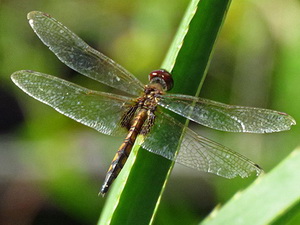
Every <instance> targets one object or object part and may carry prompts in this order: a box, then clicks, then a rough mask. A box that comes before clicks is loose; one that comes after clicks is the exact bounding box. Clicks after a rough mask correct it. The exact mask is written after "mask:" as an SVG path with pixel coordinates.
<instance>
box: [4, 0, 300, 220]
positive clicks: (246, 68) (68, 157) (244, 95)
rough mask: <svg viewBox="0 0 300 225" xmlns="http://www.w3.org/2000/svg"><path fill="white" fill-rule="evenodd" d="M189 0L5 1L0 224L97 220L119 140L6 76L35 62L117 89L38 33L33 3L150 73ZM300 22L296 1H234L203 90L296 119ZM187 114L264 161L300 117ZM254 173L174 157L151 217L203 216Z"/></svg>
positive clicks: (270, 161)
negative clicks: (266, 125)
mask: <svg viewBox="0 0 300 225" xmlns="http://www.w3.org/2000/svg"><path fill="white" fill-rule="evenodd" d="M188 3H189V1H187V0H184V1H178V2H174V1H171V0H154V1H149V2H145V1H142V0H130V1H120V0H118V1H117V0H110V1H109V0H106V1H105V0H99V1H95V0H87V1H82V0H81V1H80V0H73V1H71V0H65V1H58V0H49V1H37V0H28V1H22V0H10V1H8V0H6V1H5V0H4V1H3V0H2V1H1V2H0V4H1V5H0V7H1V8H0V10H1V13H0V34H1V35H0V99H1V101H0V109H1V110H0V224H3V225H5V224H24V225H25V224H95V223H96V222H97V220H98V217H99V215H100V212H101V208H102V207H103V204H104V202H105V198H101V197H98V196H97V194H98V191H99V188H100V186H101V184H102V181H103V179H104V176H105V174H106V171H107V169H108V167H109V165H110V162H111V160H112V158H113V155H114V154H115V151H116V150H117V148H118V147H119V145H120V144H121V142H122V138H116V137H109V136H105V135H102V134H100V133H97V132H96V131H94V130H92V129H90V128H87V127H85V126H83V125H81V124H79V123H76V122H74V121H72V120H71V119H68V118H66V117H64V116H62V115H60V114H59V113H57V112H56V111H54V110H53V109H51V108H49V107H48V106H46V105H44V104H42V103H40V102H38V101H36V100H34V99H32V98H31V97H29V96H27V95H26V94H25V93H23V92H22V91H21V90H20V89H18V88H17V87H16V86H15V85H14V84H13V83H12V82H11V80H10V75H11V74H12V73H13V72H15V71H17V70H21V69H31V70H36V71H40V72H43V73H48V74H52V75H56V76H59V77H62V78H64V79H67V80H69V81H72V82H75V83H78V84H80V85H82V86H85V87H90V88H93V89H96V90H102V91H108V92H110V91H113V90H112V89H111V88H109V87H106V86H104V85H101V84H99V83H96V82H95V81H92V80H89V79H87V78H85V77H83V76H81V75H78V74H77V73H75V72H74V71H72V70H71V69H69V68H67V67H66V66H65V65H63V64H62V63H61V62H60V61H59V60H58V59H57V58H56V57H55V56H54V55H53V53H52V52H50V51H49V50H48V49H47V47H46V46H44V45H43V44H42V42H41V41H40V40H39V39H38V38H37V36H36V35H35V34H34V32H33V31H32V29H31V28H30V26H29V24H28V22H27V19H26V14H27V13H28V12H30V11H33V10H39V11H43V12H47V13H49V14H50V15H52V16H53V17H54V18H56V19H58V20H59V21H61V22H62V23H63V24H64V25H66V26H67V27H69V28H70V29H71V30H72V31H74V32H75V33H76V34H77V35H79V36H80V37H81V38H83V39H84V40H85V41H86V42H87V43H89V44H90V45H91V46H93V47H94V48H96V49H98V50H99V51H101V52H103V53H104V54H106V55H108V56H109V57H110V58H112V59H114V60H115V61H116V62H118V63H120V64H121V65H122V66H124V67H125V68H127V69H128V70H129V71H131V72H132V73H133V74H135V75H136V76H137V77H138V78H139V79H140V80H142V81H143V82H144V83H146V82H147V74H148V73H149V72H150V71H151V70H154V69H157V68H159V67H160V64H161V62H162V60H163V58H164V56H165V54H166V52H167V50H168V47H169V45H170V42H171V41H172V38H173V35H174V34H175V32H176V29H177V27H178V24H179V23H180V20H181V18H182V16H183V13H184V11H185V9H186V7H187V4H188ZM299 28H300V1H296V0H290V1H284V0H265V1H259V0H244V1H237V0H234V1H232V5H231V7H230V9H229V13H228V17H227V19H226V21H225V23H224V27H223V29H222V31H221V33H220V37H219V39H218V42H217V43H216V47H215V52H214V56H213V58H212V62H211V66H210V69H209V71H208V76H207V79H206V81H205V83H204V85H203V88H202V92H201V94H200V95H201V97H205V98H209V99H212V100H216V101H220V102H224V103H229V104H236V105H247V106H254V107H263V108H270V109H275V110H279V111H283V112H286V113H289V114H290V115H292V116H293V117H294V118H295V119H296V121H298V122H299V121H300V110H299V109H300V97H299V96H300V87H299V86H300V29H299ZM175 85H176V84H175ZM190 126H191V127H192V128H193V129H194V130H196V131H197V132H198V133H200V134H201V135H203V136H205V137H208V138H210V139H213V140H215V141H217V142H219V143H221V144H223V145H225V146H228V147H230V148H231V149H233V150H235V151H237V152H239V153H241V154H243V155H245V156H247V157H248V158H250V159H251V160H253V161H254V162H256V163H258V164H259V165H260V166H261V167H263V168H264V170H265V171H266V172H268V171H270V170H271V169H272V168H273V167H274V166H276V165H277V164H278V163H279V162H280V161H282V160H283V159H284V158H285V157H286V156H287V155H288V154H289V153H290V152H291V151H292V150H293V149H294V148H295V147H296V146H297V145H298V144H299V130H300V128H299V126H294V127H293V128H292V130H291V131H287V132H282V133H275V134H261V135H259V134H232V133H224V132H220V131H214V130H211V129H207V128H203V127H201V126H198V125H197V126H196V125H195V124H191V125H190ZM254 179H255V177H254V176H253V177H251V178H248V179H240V178H236V179H233V180H227V179H225V178H221V177H217V176H215V175H211V174H206V173H200V172H197V171H193V170H191V169H188V168H185V167H182V166H180V165H176V166H175V169H174V170H173V173H172V175H171V179H170V181H169V183H168V184H167V189H166V191H165V193H164V196H163V198H162V200H161V205H160V207H159V209H158V213H157V216H156V219H155V222H154V223H155V224H163V225H164V224H196V223H197V222H199V221H201V219H202V218H203V217H205V216H206V215H207V214H208V213H209V212H210V211H211V210H212V209H213V208H214V207H216V206H217V205H218V204H224V203H225V202H226V201H227V200H228V199H229V198H230V197H232V196H233V195H234V193H236V192H237V191H238V190H242V189H244V188H245V187H247V185H249V184H250V183H251V182H253V180H254ZM299 186H300V180H299ZM128 210H130V209H128Z"/></svg>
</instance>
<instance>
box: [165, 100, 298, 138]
mask: <svg viewBox="0 0 300 225" xmlns="http://www.w3.org/2000/svg"><path fill="white" fill-rule="evenodd" d="M159 105H161V106H163V107H165V108H167V109H169V110H171V111H173V112H175V113H177V114H179V115H181V116H184V117H186V118H188V119H190V120H192V121H194V122H196V123H199V124H201V125H204V126H207V127H210V128H213V129H217V130H222V131H229V132H249V133H271V132H278V131H283V130H289V129H290V127H291V126H292V125H295V124H296V121H295V120H294V119H293V118H292V117H291V116H290V115H288V114H286V113H282V112H277V111H274V110H269V109H261V108H252V107H243V106H234V105H226V104H223V103H220V102H215V101H211V100H207V99H203V98H197V97H192V96H188V95H178V94H166V95H163V96H162V97H161V99H160V101H159Z"/></svg>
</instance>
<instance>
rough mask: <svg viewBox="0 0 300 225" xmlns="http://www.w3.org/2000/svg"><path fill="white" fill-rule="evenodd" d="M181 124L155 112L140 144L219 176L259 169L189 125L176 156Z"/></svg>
mask: <svg viewBox="0 0 300 225" xmlns="http://www.w3.org/2000/svg"><path fill="white" fill-rule="evenodd" d="M183 129H184V126H183V125H182V124H181V123H179V122H178V121H177V120H175V119H173V118H172V117H170V116H168V115H166V114H160V115H158V116H157V121H156V122H155V125H154V126H153V128H152V130H151V131H150V133H149V135H147V136H146V137H145V140H144V143H143V144H142V146H143V147H144V148H145V149H147V150H149V151H150V152H153V153H156V154H158V155H161V156H163V157H165V158H167V159H170V160H175V161H176V162H178V163H180V164H183V165H185V166H187V167H190V168H194V169H197V170H199V171H204V172H209V173H214V174H217V175H219V176H222V177H226V178H233V177H236V176H241V177H247V176H249V175H250V174H251V173H252V172H256V174H257V175H258V174H260V173H261V172H262V169H261V168H260V167H259V166H258V165H256V164H255V163H253V162H252V161H250V160H249V159H247V158H245V157H244V156H242V155H240V154H238V153H236V152H233V151H232V150H230V149H229V148H227V147H225V146H222V145H220V144H218V143H216V142H214V141H211V140H209V139H207V138H204V137H201V136H199V135H198V134H196V133H195V132H193V131H192V130H191V129H189V128H185V129H186V130H185V132H184V135H183V138H182V142H181V145H180V150H179V152H178V155H177V157H176V154H175V152H176V149H177V146H178V142H179V140H180V138H181V133H182V130H183Z"/></svg>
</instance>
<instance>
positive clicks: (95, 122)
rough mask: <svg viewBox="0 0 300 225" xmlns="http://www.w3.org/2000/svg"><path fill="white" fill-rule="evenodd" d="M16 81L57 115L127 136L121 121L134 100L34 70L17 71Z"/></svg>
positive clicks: (110, 132) (14, 77) (15, 74)
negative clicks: (87, 87) (58, 113)
mask: <svg viewBox="0 0 300 225" xmlns="http://www.w3.org/2000/svg"><path fill="white" fill-rule="evenodd" d="M12 80H13V82H14V83H15V84H16V85H17V86H18V87H19V88H21V89H22V90H23V91H24V92H26V93H27V94H28V95H30V96H32V97H33V98H35V99H37V100H39V101H41V102H43V103H45V104H47V105H49V106H51V107H53V108H54V109H55V110H57V111H58V112H60V113H62V114H64V115H66V116H68V117H70V118H72V119H74V120H76V121H78V122H80V123H82V124H84V125H87V126H89V127H91V128H94V129H96V130H97V131H99V132H101V133H104V134H111V135H120V134H126V133H127V130H126V129H125V128H123V127H121V126H120V119H121V118H122V115H123V113H124V112H125V111H126V109H128V108H127V106H128V105H129V104H130V102H131V99H130V98H127V97H123V96H119V95H114V94H109V93H104V92H97V91H92V90H89V89H86V88H83V87H80V86H78V85H76V84H73V83H70V82H68V81H65V80H62V79H59V78H57V77H54V76H51V75H47V74H43V73H38V72H34V71H25V70H23V71H17V72H15V73H13V74H12Z"/></svg>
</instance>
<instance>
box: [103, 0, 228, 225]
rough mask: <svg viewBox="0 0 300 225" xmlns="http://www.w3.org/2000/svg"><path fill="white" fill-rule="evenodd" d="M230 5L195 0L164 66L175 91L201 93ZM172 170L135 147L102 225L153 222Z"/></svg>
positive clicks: (223, 0)
mask: <svg viewBox="0 0 300 225" xmlns="http://www.w3.org/2000/svg"><path fill="white" fill-rule="evenodd" d="M229 4H230V0H214V1H211V0H202V1H196V0H193V1H191V4H190V6H189V7H188V9H187V11H186V14H185V16H184V18H183V20H182V23H181V25H180V27H179V30H178V32H177V35H176V37H175V39H174V41H173V44H172V45H171V48H170V50H169V53H168V55H167V57H166V59H165V61H164V63H163V65H162V68H164V69H166V70H169V71H171V72H172V74H173V78H174V83H175V85H174V88H173V90H172V92H175V93H182V94H189V95H197V94H198V93H199V91H200V87H201V85H202V83H203V81H204V78H205V74H206V70H207V67H208V64H209V61H210V57H211V53H212V50H213V46H214V43H215V41H216V38H217V36H218V32H219V30H220V28H221V26H222V23H223V20H224V17H225V15H226V12H227V9H228V7H229ZM176 118H177V119H179V120H180V121H182V122H184V119H183V118H181V117H179V116H176ZM178 144H179V143H178ZM172 167H173V162H171V161H170V160H167V159H165V158H163V157H161V156H158V155H155V154H152V153H150V152H148V151H146V150H144V149H142V148H141V147H140V146H139V145H135V147H134V148H133V150H132V152H131V154H130V156H129V159H128V160H127V163H126V165H125V167H124V168H123V170H122V172H121V173H120V175H119V176H118V178H117V180H116V181H115V182H114V184H113V186H112V188H111V190H110V192H109V197H108V199H107V202H106V205H105V208H104V210H103V212H102V214H101V216H100V220H99V223H98V224H139V225H142V224H149V223H152V222H153V219H154V216H155V212H156V210H157V207H158V205H159V201H160V198H161V195H162V193H163V190H164V187H165V185H166V182H167V179H168V177H169V174H170V172H171V170H172Z"/></svg>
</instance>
